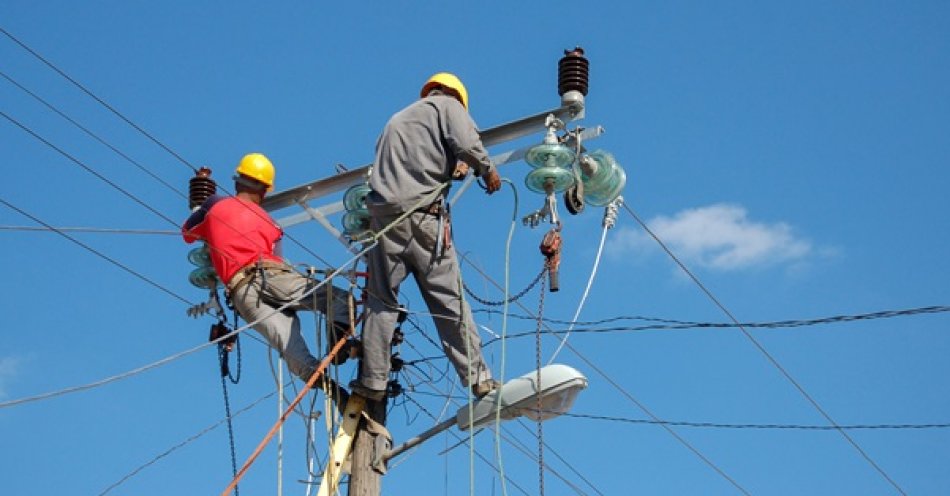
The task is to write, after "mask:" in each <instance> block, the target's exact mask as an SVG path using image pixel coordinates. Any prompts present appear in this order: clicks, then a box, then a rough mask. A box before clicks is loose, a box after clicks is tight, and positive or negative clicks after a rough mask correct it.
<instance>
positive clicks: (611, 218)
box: [548, 197, 623, 365]
mask: <svg viewBox="0 0 950 496" xmlns="http://www.w3.org/2000/svg"><path fill="white" fill-rule="evenodd" d="M622 204H623V197H618V198H617V199H616V200H614V201H612V202H610V204H609V205H607V207H606V208H605V209H604V220H603V228H604V229H603V232H601V234H600V245H599V246H598V247H597V255H596V256H595V257H594V268H593V269H591V272H590V277H588V278H587V287H585V288H584V294H583V296H581V301H580V303H578V304H577V311H575V312H574V318H573V319H571V325H570V326H569V327H568V328H567V332H566V333H564V336H563V337H562V338H561V343H560V344H558V345H557V348H556V349H555V350H554V353H552V354H551V358H550V359H549V360H548V365H551V364H552V363H554V359H555V358H557V355H558V353H560V352H561V349H562V348H564V343H566V342H567V338H569V337H571V331H572V330H573V329H574V325H575V324H576V323H577V319H578V317H580V315H581V309H583V308H584V304H585V303H586V302H587V296H588V295H589V294H590V288H591V286H592V285H593V284H594V277H595V276H597V267H598V266H600V257H601V255H603V253H604V242H605V241H606V240H607V231H608V230H610V228H612V227H614V225H615V224H616V222H617V209H618V208H620V205H622Z"/></svg>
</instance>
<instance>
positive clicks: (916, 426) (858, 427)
mask: <svg viewBox="0 0 950 496" xmlns="http://www.w3.org/2000/svg"><path fill="white" fill-rule="evenodd" d="M562 415H563V416H565V417H573V418H582V419H590V420H604V421H609V422H622V423H627V424H648V425H658V424H662V425H673V426H677V427H703V428H713V429H760V430H769V429H784V430H802V431H834V430H838V429H842V430H848V431H854V430H918V429H948V428H950V423H943V424H853V425H837V426H834V425H814V424H811V425H809V424H724V423H716V422H688V421H683V420H651V419H634V418H625V417H611V416H606V415H590V414H583V413H570V412H568V413H564V414H562Z"/></svg>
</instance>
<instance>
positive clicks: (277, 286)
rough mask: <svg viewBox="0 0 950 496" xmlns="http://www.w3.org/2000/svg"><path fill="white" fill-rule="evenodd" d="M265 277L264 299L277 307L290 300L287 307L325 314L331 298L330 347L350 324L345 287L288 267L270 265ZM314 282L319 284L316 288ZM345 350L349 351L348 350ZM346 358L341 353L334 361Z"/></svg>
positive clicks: (328, 340) (328, 337) (329, 347)
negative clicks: (275, 267)
mask: <svg viewBox="0 0 950 496" xmlns="http://www.w3.org/2000/svg"><path fill="white" fill-rule="evenodd" d="M265 277H266V279H267V281H266V284H265V285H264V289H263V296H264V301H266V302H267V303H268V304H269V305H271V306H274V307H282V306H284V305H288V304H289V305H290V306H288V307H287V308H288V309H292V310H309V311H312V312H321V313H324V314H326V313H327V310H328V305H327V302H328V301H329V300H330V298H332V301H333V303H332V306H331V307H330V308H329V310H330V314H329V318H330V320H331V321H332V325H330V326H328V328H327V340H326V343H327V351H329V350H330V349H331V348H332V347H333V345H334V344H336V342H337V341H338V340H339V339H342V338H343V336H344V333H345V332H346V331H347V330H348V329H349V328H350V312H349V303H348V302H347V294H348V293H347V291H346V290H344V289H342V288H338V287H336V286H330V284H329V283H327V284H320V281H316V280H314V279H311V278H309V277H305V276H303V275H302V274H300V273H299V272H297V271H295V270H292V269H290V268H289V267H288V268H287V269H268V270H266V272H265ZM314 286H319V287H317V288H316V289H313V288H314ZM311 290H312V291H311ZM330 293H332V297H331V296H330ZM346 353H347V354H348V353H349V351H347V352H346ZM344 360H345V357H342V358H341V359H339V360H336V361H335V362H334V363H337V364H339V363H342V362H343V361H344Z"/></svg>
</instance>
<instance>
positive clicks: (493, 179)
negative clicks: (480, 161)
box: [485, 167, 501, 195]
mask: <svg viewBox="0 0 950 496" xmlns="http://www.w3.org/2000/svg"><path fill="white" fill-rule="evenodd" d="M499 189H501V176H499V175H498V170H497V169H496V168H495V167H492V168H490V169H488V173H487V174H485V192H486V193H488V194H489V195H490V194H492V193H494V192H496V191H498V190H499Z"/></svg>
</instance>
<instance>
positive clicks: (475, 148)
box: [442, 101, 501, 193]
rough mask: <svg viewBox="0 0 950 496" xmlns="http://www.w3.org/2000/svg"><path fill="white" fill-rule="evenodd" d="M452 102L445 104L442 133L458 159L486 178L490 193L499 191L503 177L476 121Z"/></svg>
mask: <svg viewBox="0 0 950 496" xmlns="http://www.w3.org/2000/svg"><path fill="white" fill-rule="evenodd" d="M455 103H458V102H454V101H453V103H452V104H449V105H446V106H445V114H444V119H443V121H442V122H443V129H442V133H443V136H445V141H446V143H447V144H448V145H449V147H450V149H451V150H452V152H453V153H455V156H456V158H458V160H460V161H462V162H464V163H466V164H468V166H469V167H470V168H471V169H472V170H474V171H475V175H476V176H479V177H483V178H485V183H486V187H487V188H488V192H489V193H494V192H495V191H498V189H499V188H500V187H501V179H500V178H499V177H498V172H497V171H496V170H495V166H494V165H493V164H492V162H491V158H489V156H488V151H487V150H485V145H483V144H482V139H481V137H480V136H479V134H478V130H477V129H475V121H473V120H472V117H471V116H469V115H468V112H466V111H465V108H464V107H462V105H461V104H458V105H456V104H455Z"/></svg>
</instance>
